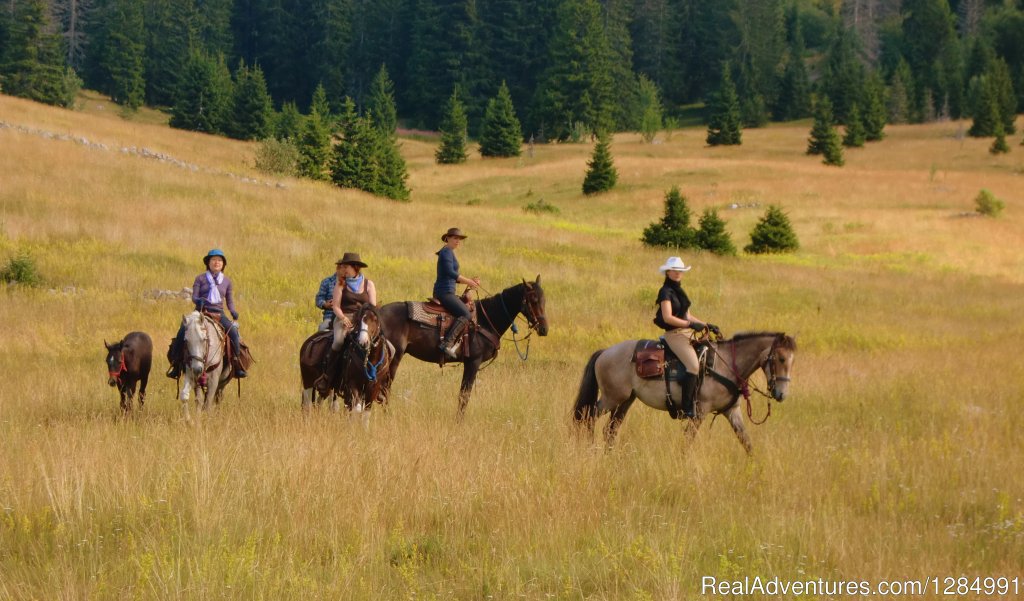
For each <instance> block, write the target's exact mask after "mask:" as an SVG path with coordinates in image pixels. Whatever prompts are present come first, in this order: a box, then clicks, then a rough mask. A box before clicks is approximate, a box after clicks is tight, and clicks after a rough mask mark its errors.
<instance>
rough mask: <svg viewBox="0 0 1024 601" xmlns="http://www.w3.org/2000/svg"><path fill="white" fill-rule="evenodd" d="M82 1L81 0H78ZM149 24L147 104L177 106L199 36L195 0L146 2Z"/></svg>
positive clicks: (156, 0)
mask: <svg viewBox="0 0 1024 601" xmlns="http://www.w3.org/2000/svg"><path fill="white" fill-rule="evenodd" d="M76 2H77V3H79V4H80V3H81V2H80V0H76ZM143 11H144V14H143V22H144V23H145V26H146V39H145V46H146V57H145V65H146V73H145V79H146V104H149V105H150V106H160V107H169V106H173V105H174V100H175V94H176V90H177V87H178V79H179V78H180V76H181V74H182V73H183V72H184V71H185V63H186V62H188V55H189V46H190V44H191V43H192V40H193V39H195V37H196V24H195V22H196V7H195V2H194V0H148V1H147V2H145V3H144V5H143Z"/></svg>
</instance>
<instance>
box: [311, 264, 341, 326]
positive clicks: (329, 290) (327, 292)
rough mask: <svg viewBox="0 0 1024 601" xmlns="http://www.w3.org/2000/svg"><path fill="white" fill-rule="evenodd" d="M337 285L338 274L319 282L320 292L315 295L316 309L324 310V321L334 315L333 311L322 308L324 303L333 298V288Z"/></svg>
mask: <svg viewBox="0 0 1024 601" xmlns="http://www.w3.org/2000/svg"><path fill="white" fill-rule="evenodd" d="M337 284H338V274H336V273H335V274H333V275H331V276H329V277H326V278H324V279H323V281H322V282H320V290H318V291H317V293H316V308H317V309H323V310H324V319H330V318H331V316H333V315H334V310H333V309H326V308H324V303H326V302H327V301H329V300H331V299H332V298H334V287H335V286H336V285H337Z"/></svg>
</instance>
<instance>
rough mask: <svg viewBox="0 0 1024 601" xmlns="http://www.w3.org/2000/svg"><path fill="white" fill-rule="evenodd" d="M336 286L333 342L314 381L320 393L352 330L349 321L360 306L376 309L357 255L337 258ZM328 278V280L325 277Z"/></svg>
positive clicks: (374, 293) (372, 287)
mask: <svg viewBox="0 0 1024 601" xmlns="http://www.w3.org/2000/svg"><path fill="white" fill-rule="evenodd" d="M336 265H337V266H338V273H337V278H338V280H337V283H336V284H335V286H334V291H333V293H332V295H331V310H332V311H333V312H334V341H333V342H332V343H331V350H330V351H329V352H328V353H327V356H326V357H324V376H323V377H322V378H320V379H319V380H318V381H317V386H318V387H319V388H320V389H321V391H324V392H325V391H326V389H327V388H328V387H329V383H330V382H331V381H332V380H333V379H334V378H333V373H331V372H333V367H334V366H333V363H334V359H335V357H338V356H340V355H341V350H342V347H343V346H344V344H345V338H346V337H347V336H348V334H349V332H351V331H352V328H353V327H354V326H353V324H352V318H353V317H355V314H356V313H357V312H358V311H359V309H360V308H362V306H363V305H364V304H367V303H369V304H370V305H373V306H374V307H376V306H377V287H376V286H375V285H374V284H373V282H372V281H370V280H369V279H367V278H366V276H364V275H363V274H362V270H363V268H365V267H367V265H366V263H363V261H362V259H360V258H359V254H358V253H353V252H347V253H345V255H344V256H342V257H341V258H340V259H338V262H337V263H336ZM328 279H329V278H328Z"/></svg>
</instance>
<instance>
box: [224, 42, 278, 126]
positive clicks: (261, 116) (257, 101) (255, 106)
mask: <svg viewBox="0 0 1024 601" xmlns="http://www.w3.org/2000/svg"><path fill="white" fill-rule="evenodd" d="M231 104H232V110H231V118H230V119H229V120H228V123H227V128H226V130H227V134H228V135H229V136H231V137H232V138H236V139H239V140H261V139H263V138H266V137H267V136H268V135H270V133H271V121H272V118H273V114H274V108H273V106H272V105H271V102H270V94H269V93H268V92H267V81H266V79H264V77H263V70H262V69H260V66H259V65H256V66H254V67H253V68H251V69H250V68H249V67H247V66H246V65H245V63H244V62H242V61H239V63H238V70H237V71H235V85H234V93H233V98H232V103H231Z"/></svg>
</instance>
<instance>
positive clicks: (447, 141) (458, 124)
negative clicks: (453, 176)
mask: <svg viewBox="0 0 1024 601" xmlns="http://www.w3.org/2000/svg"><path fill="white" fill-rule="evenodd" d="M466 132H467V123H466V109H465V108H464V107H463V106H462V101H461V100H459V89H458V87H456V88H455V89H454V90H452V95H451V97H450V98H448V103H447V105H446V106H445V111H444V118H443V119H442V120H441V145H440V146H439V147H438V148H437V151H436V152H435V153H434V160H436V161H437V162H438V163H440V164H442V165H454V164H457V163H464V162H466V139H467V133H466Z"/></svg>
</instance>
